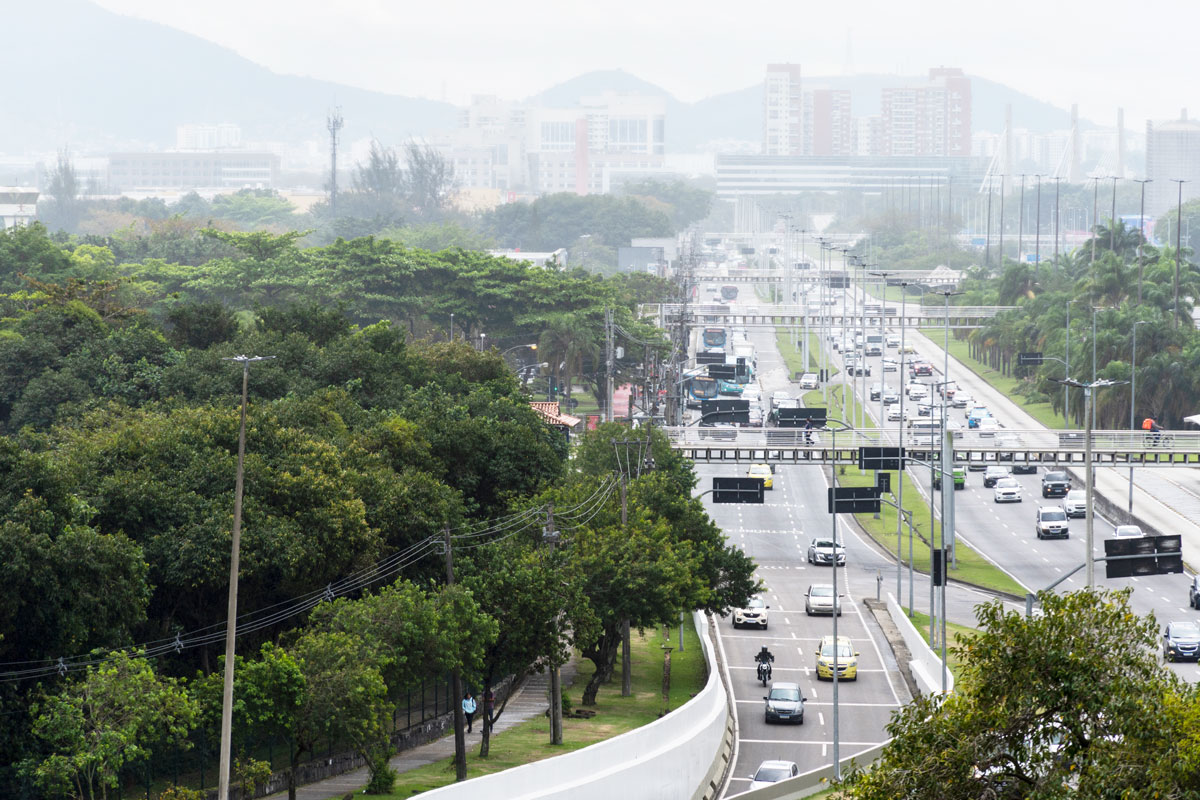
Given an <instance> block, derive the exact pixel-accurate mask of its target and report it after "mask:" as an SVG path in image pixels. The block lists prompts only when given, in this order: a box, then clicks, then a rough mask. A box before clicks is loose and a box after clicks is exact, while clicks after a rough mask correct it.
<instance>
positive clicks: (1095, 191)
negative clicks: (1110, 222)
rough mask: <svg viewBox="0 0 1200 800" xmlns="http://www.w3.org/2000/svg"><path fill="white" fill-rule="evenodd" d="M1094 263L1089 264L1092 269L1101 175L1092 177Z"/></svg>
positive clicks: (1093, 246)
mask: <svg viewBox="0 0 1200 800" xmlns="http://www.w3.org/2000/svg"><path fill="white" fill-rule="evenodd" d="M1092 181H1093V183H1092V263H1091V264H1089V265H1088V266H1089V267H1090V268H1091V269H1095V267H1096V223H1097V219H1096V215H1097V214H1098V213H1099V212H1098V209H1099V208H1100V176H1099V175H1097V176H1096V177H1094V178H1092Z"/></svg>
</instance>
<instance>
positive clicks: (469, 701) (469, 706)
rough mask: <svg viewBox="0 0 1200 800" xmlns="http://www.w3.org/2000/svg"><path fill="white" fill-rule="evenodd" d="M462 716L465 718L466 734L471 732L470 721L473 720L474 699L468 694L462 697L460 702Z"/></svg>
mask: <svg viewBox="0 0 1200 800" xmlns="http://www.w3.org/2000/svg"><path fill="white" fill-rule="evenodd" d="M462 710H463V716H465V717H466V718H467V733H470V732H471V721H472V720H473V719H474V718H475V698H474V697H472V696H471V693H470V692H467V693H466V694H464V695H463V700H462Z"/></svg>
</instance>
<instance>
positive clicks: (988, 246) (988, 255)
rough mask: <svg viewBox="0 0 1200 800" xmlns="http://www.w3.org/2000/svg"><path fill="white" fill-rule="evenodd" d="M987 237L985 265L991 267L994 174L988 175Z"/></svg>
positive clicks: (984, 251)
mask: <svg viewBox="0 0 1200 800" xmlns="http://www.w3.org/2000/svg"><path fill="white" fill-rule="evenodd" d="M986 230H987V239H986V242H987V243H986V245H985V246H984V249H983V253H984V255H983V265H984V266H985V267H990V266H991V265H992V176H991V175H988V202H987V229H986ZM1001 261H1003V259H1001Z"/></svg>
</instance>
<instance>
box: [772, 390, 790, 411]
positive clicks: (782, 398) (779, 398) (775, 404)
mask: <svg viewBox="0 0 1200 800" xmlns="http://www.w3.org/2000/svg"><path fill="white" fill-rule="evenodd" d="M791 399H792V396H791V395H790V394H788V393H787V392H784V391H779V392H771V408H779V406H780V405H781V404H783V403H787V402H788V401H789V400H791Z"/></svg>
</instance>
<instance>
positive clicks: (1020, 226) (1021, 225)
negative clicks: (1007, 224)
mask: <svg viewBox="0 0 1200 800" xmlns="http://www.w3.org/2000/svg"><path fill="white" fill-rule="evenodd" d="M1024 238H1025V173H1024V172H1022V173H1021V213H1019V214H1017V261H1020V260H1021V245H1022V240H1023V239H1024Z"/></svg>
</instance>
